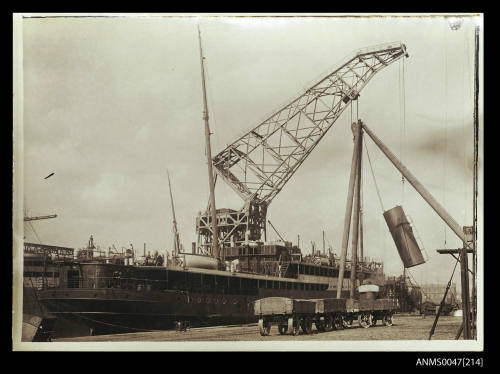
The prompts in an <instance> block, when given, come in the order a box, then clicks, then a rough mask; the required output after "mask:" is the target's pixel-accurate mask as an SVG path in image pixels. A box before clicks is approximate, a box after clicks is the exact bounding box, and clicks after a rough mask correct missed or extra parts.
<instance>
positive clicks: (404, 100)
mask: <svg viewBox="0 0 500 374" xmlns="http://www.w3.org/2000/svg"><path fill="white" fill-rule="evenodd" d="M402 65H403V87H402V89H401V90H402V94H403V135H402V136H403V142H404V143H406V142H405V140H406V79H405V75H406V74H405V59H403V62H402ZM401 162H403V152H401ZM404 199H405V177H404V175H402V174H401V203H404Z"/></svg>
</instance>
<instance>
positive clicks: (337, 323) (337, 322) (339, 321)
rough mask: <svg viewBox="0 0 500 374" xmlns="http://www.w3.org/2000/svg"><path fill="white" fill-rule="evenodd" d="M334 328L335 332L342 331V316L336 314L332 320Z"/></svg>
mask: <svg viewBox="0 0 500 374" xmlns="http://www.w3.org/2000/svg"><path fill="white" fill-rule="evenodd" d="M333 323H334V326H335V330H342V329H344V318H343V317H342V314H337V315H336V316H335V319H334V322H333ZM351 325H352V320H351Z"/></svg>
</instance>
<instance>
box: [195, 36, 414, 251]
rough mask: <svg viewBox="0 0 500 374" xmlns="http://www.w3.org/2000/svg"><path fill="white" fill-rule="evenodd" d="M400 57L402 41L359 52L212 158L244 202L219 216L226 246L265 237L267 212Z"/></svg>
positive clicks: (201, 224)
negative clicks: (349, 109) (344, 116)
mask: <svg viewBox="0 0 500 374" xmlns="http://www.w3.org/2000/svg"><path fill="white" fill-rule="evenodd" d="M402 57H408V53H407V51H406V46H405V45H404V44H403V43H400V42H393V43H387V44H381V45H376V46H372V47H367V48H363V49H359V50H357V51H356V52H354V53H353V54H351V55H349V56H348V57H346V58H345V59H343V61H342V63H341V64H339V67H338V68H337V69H336V70H334V71H333V72H332V73H330V74H328V75H326V76H325V77H324V78H322V79H321V80H320V81H319V82H318V83H316V84H314V85H313V86H312V87H310V88H309V89H307V90H306V91H305V92H304V93H302V94H301V95H299V96H298V97H297V98H295V99H294V100H292V101H291V102H289V103H288V104H287V105H285V106H284V107H282V108H281V109H280V110H278V111H277V112H275V113H274V114H272V115H271V116H270V117H268V118H267V119H266V120H264V121H263V122H261V123H260V124H259V125H257V126H255V127H254V128H253V129H251V130H250V131H249V132H247V133H246V134H244V135H243V136H241V137H239V138H238V139H237V140H235V141H234V142H233V143H231V144H230V145H228V146H227V147H226V148H225V149H224V150H223V151H221V152H220V153H218V154H217V155H216V156H214V157H212V161H213V166H214V170H215V172H216V174H217V175H218V177H219V178H221V179H222V180H224V182H225V183H227V184H228V185H229V186H230V187H231V188H232V189H233V190H234V191H235V192H236V193H237V194H238V195H239V196H240V197H241V198H242V200H243V201H244V204H243V207H242V208H241V209H240V210H239V211H238V212H233V213H229V212H227V211H225V212H220V220H221V222H224V223H225V225H223V227H221V228H220V229H221V233H220V234H219V242H220V243H221V244H222V245H223V246H233V245H235V244H238V243H240V244H241V243H243V242H248V240H261V237H262V234H264V237H265V230H266V228H265V226H266V213H267V207H268V206H269V204H270V203H271V201H272V200H273V198H274V197H275V196H276V195H277V194H278V193H279V191H281V189H282V188H283V187H284V185H285V184H286V183H287V182H288V181H289V180H290V178H291V177H292V175H293V174H294V173H295V172H296V171H297V169H298V168H299V166H300V165H301V164H302V163H303V162H304V161H305V159H306V158H307V156H308V155H309V154H310V153H311V152H312V151H313V149H314V148H315V147H316V145H317V144H318V143H319V141H320V140H321V139H322V138H323V136H324V135H325V134H326V132H327V131H328V130H329V129H330V128H331V126H332V125H333V124H334V123H335V121H336V120H337V119H338V118H339V117H340V115H341V114H342V112H343V111H344V110H345V108H347V107H348V106H349V105H350V103H351V101H353V100H357V99H358V97H359V95H360V92H361V90H362V89H363V88H364V87H365V85H366V84H367V83H368V82H369V81H370V79H371V78H372V77H373V76H374V75H375V74H376V73H377V72H378V71H380V70H382V69H383V68H384V67H386V66H388V65H390V64H392V63H393V62H395V61H397V60H399V59H400V58H402ZM218 214H219V212H218ZM231 214H232V215H234V217H232V216H231ZM209 221H210V218H209V217H208V216H206V214H202V215H200V216H198V218H197V232H198V237H199V243H198V245H199V246H200V244H201V243H200V238H204V240H203V241H205V243H208V242H211V238H210V236H211V231H212V230H211V229H210V224H209ZM217 221H219V215H218V218H217ZM228 222H232V223H230V224H228ZM233 236H234V238H232V237H233Z"/></svg>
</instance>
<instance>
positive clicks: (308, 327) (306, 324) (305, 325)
mask: <svg viewBox="0 0 500 374" xmlns="http://www.w3.org/2000/svg"><path fill="white" fill-rule="evenodd" d="M301 326H302V331H304V333H306V334H311V333H312V319H311V317H305V318H303V319H302V323H301Z"/></svg>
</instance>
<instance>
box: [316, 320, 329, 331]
mask: <svg viewBox="0 0 500 374" xmlns="http://www.w3.org/2000/svg"><path fill="white" fill-rule="evenodd" d="M314 324H315V325H316V329H317V330H318V331H319V332H325V330H326V317H325V319H324V320H316V321H315V322H314Z"/></svg>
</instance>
